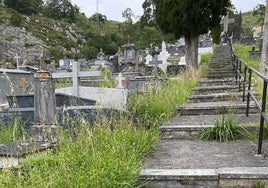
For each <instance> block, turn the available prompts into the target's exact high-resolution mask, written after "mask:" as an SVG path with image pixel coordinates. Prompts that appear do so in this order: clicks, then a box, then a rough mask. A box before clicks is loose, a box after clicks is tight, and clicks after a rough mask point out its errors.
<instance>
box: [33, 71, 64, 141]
mask: <svg viewBox="0 0 268 188" xmlns="http://www.w3.org/2000/svg"><path fill="white" fill-rule="evenodd" d="M34 95H35V97H34V121H35V124H34V125H33V126H32V127H31V137H32V139H33V140H34V141H36V142H50V143H56V142H58V141H59V139H60V127H59V126H58V125H57V124H58V123H57V116H56V115H57V112H56V97H55V86H54V81H53V78H52V75H51V73H50V72H48V71H45V70H39V71H37V73H36V76H35V92H34Z"/></svg>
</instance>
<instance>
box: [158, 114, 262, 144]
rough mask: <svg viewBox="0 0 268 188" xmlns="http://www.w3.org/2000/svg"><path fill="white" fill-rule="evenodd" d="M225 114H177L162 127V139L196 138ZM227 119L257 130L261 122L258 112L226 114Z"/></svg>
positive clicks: (251, 129)
mask: <svg viewBox="0 0 268 188" xmlns="http://www.w3.org/2000/svg"><path fill="white" fill-rule="evenodd" d="M222 118H223V116H222V115H221V114H219V115H188V116H180V115H177V116H175V117H173V118H171V119H170V120H169V121H168V122H167V123H165V124H164V125H162V126H161V127H160V138H161V139H187V140H194V139H196V138H197V137H198V135H199V134H200V133H201V132H202V130H203V129H205V128H209V127H213V126H214V125H215V122H216V121H217V120H219V121H221V120H222ZM225 118H226V119H231V120H232V121H233V122H234V123H240V124H248V125H252V126H248V127H247V129H248V130H250V131H253V130H254V131H256V129H258V126H255V125H254V124H257V125H258V124H259V121H260V115H259V114H258V113H255V114H249V116H248V117H246V115H245V114H225Z"/></svg>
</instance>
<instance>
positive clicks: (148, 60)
mask: <svg viewBox="0 0 268 188" xmlns="http://www.w3.org/2000/svg"><path fill="white" fill-rule="evenodd" d="M152 60H153V56H152V55H151V54H149V53H148V54H146V56H145V64H146V65H147V66H149V65H150V62H151V61H152Z"/></svg>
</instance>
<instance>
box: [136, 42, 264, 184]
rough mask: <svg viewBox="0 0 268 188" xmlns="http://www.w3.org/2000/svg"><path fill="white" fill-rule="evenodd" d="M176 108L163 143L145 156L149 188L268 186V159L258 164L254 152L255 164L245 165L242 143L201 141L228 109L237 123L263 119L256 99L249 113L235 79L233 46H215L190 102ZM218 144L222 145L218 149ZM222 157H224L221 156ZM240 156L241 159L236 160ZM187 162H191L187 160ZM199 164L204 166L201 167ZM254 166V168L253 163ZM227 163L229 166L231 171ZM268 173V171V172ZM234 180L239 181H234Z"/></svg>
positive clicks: (164, 130)
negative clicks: (199, 138)
mask: <svg viewBox="0 0 268 188" xmlns="http://www.w3.org/2000/svg"><path fill="white" fill-rule="evenodd" d="M177 111H178V115H177V116H175V117H173V118H171V119H170V120H169V121H168V122H167V123H166V124H164V125H163V126H161V127H160V137H161V140H160V142H159V148H158V149H157V151H156V152H155V153H154V154H152V156H149V157H148V158H147V159H146V162H145V164H146V168H147V169H145V170H144V171H143V173H142V175H141V177H140V180H141V181H143V182H147V186H146V187H153V188H158V187H159V188H162V187H166V188H171V187H172V188H173V187H239V186H241V185H242V186H241V187H243V186H244V185H245V187H248V186H249V187H250V186H251V185H255V184H254V183H256V182H258V181H261V182H262V181H265V182H266V183H267V186H268V176H266V178H263V170H268V168H265V169H263V167H266V166H267V164H268V160H267V161H266V162H265V164H263V163H261V162H259V163H257V164H255V160H256V161H259V160H260V159H255V158H254V157H252V156H251V157H252V158H251V160H252V161H250V162H249V163H250V165H247V164H240V162H239V161H246V160H244V159H241V155H242V156H243V154H241V153H240V154H239V153H238V152H235V151H236V149H237V148H238V147H240V146H234V144H237V143H235V142H234V143H232V144H227V145H226V146H224V147H223V145H219V143H218V142H212V144H211V145H208V143H206V142H203V141H199V140H196V138H197V135H199V134H200V133H201V131H202V130H203V129H204V128H207V127H212V126H214V123H215V120H216V119H219V120H220V119H221V118H222V112H223V111H224V113H225V116H226V117H229V118H232V119H233V120H234V121H236V122H238V123H248V124H250V123H257V122H258V121H259V119H260V115H259V114H258V110H257V108H256V106H255V105H254V104H253V103H251V104H250V111H249V112H250V115H249V117H246V115H245V113H246V102H243V101H242V92H241V91H239V89H238V85H237V84H236V81H235V73H234V70H233V66H232V64H231V54H230V47H229V46H218V47H217V48H216V50H215V52H214V54H213V57H212V59H211V63H210V65H209V68H208V72H207V74H206V75H205V76H204V77H203V78H201V79H200V81H199V83H198V86H197V87H196V88H195V89H193V91H192V95H191V96H190V97H189V98H188V102H187V103H186V104H184V105H182V106H180V107H178V109H177ZM243 144H245V142H243ZM247 144H248V145H249V146H250V147H253V145H255V143H252V142H248V143H247ZM240 145H242V143H241V144H240ZM225 147H226V148H225ZM191 148H192V149H191ZM193 148H195V149H196V150H197V151H194V150H195V149H193ZM215 148H222V149H221V150H219V151H218V152H219V153H216V154H215V153H214V151H216V150H215ZM245 150H247V149H245ZM209 152H211V153H209ZM221 152H225V153H224V154H222V153H221ZM229 152H230V154H229ZM226 153H228V155H227V154H226ZM251 154H252V153H251ZM251 154H250V155H251ZM184 155H185V156H186V157H185V156H184ZM206 155H207V157H206ZM214 155H215V156H214ZM231 155H233V156H232V158H231V159H229V158H228V159H225V158H226V156H231ZM208 156H213V157H214V158H213V157H212V158H211V161H212V162H213V161H215V164H216V165H212V166H211V165H210V164H211V162H210V161H207V160H208V159H209V157H208ZM219 156H220V157H221V159H219V158H218V157H219ZM191 158H193V159H192V160H191ZM236 159H241V160H239V161H235V160H236ZM199 160H200V161H199ZM218 160H219V161H218ZM223 160H226V161H225V162H223ZM232 160H234V161H232ZM183 161H187V162H185V163H183ZM253 161H254V162H253ZM200 163H201V164H203V163H204V165H201V166H200ZM253 163H254V164H253ZM266 163H267V164H266ZM212 164H213V163H212ZM236 164H237V166H236ZM265 165H266V166H265ZM249 166H250V168H249ZM252 166H253V167H254V169H253V168H251V167H252ZM228 168H230V169H229V170H227V169H228ZM243 168H245V169H244V170H247V175H245V174H244V173H242V171H243ZM223 172H224V173H223ZM265 173H266V174H268V171H267V172H265ZM223 177H226V178H223ZM260 177H261V178H260ZM232 181H233V182H232ZM235 181H237V182H238V184H235V183H234V182H235ZM228 182H232V183H233V186H229V184H228ZM241 182H242V183H241ZM237 185H239V186H237Z"/></svg>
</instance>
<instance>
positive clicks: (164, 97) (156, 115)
mask: <svg viewBox="0 0 268 188" xmlns="http://www.w3.org/2000/svg"><path fill="white" fill-rule="evenodd" d="M196 84H197V80H195V79H189V78H187V77H186V75H182V76H180V77H178V78H176V79H170V80H168V81H167V82H166V83H165V84H164V85H163V86H162V87H161V89H156V90H155V91H153V92H152V93H148V94H143V95H133V96H131V97H130V100H129V103H130V111H131V112H132V113H133V114H135V119H136V121H137V124H138V125H139V126H143V127H146V128H157V127H158V126H159V125H162V124H163V122H165V121H167V120H168V119H169V118H170V117H172V116H174V115H175V113H176V108H177V107H178V106H179V105H181V104H182V103H184V102H185V101H186V100H187V96H189V95H190V94H191V91H192V88H193V87H195V86H196Z"/></svg>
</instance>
